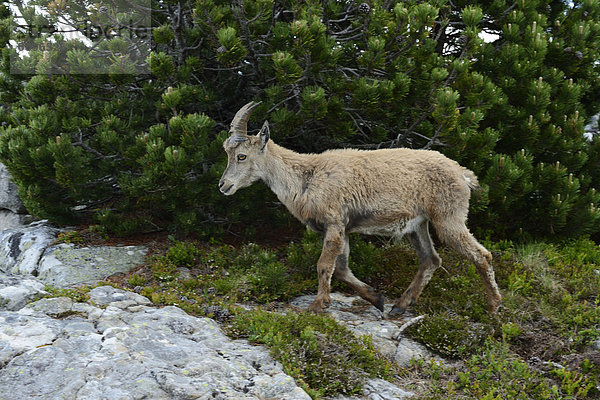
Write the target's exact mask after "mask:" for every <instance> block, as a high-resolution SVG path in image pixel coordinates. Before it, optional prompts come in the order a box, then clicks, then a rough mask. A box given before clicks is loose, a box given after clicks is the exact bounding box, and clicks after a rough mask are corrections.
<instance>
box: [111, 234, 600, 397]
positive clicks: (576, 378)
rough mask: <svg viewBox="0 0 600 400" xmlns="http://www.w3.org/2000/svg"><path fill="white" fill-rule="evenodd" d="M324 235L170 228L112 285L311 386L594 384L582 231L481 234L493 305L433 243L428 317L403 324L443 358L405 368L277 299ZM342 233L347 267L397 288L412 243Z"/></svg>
mask: <svg viewBox="0 0 600 400" xmlns="http://www.w3.org/2000/svg"><path fill="white" fill-rule="evenodd" d="M320 241H321V238H320V237H319V235H317V234H314V233H311V232H306V234H305V235H304V237H303V238H302V239H301V240H299V241H297V242H293V243H290V244H288V245H286V246H283V247H280V248H266V247H263V246H259V245H256V244H252V243H250V244H246V245H243V246H240V247H234V246H231V245H224V244H215V243H213V244H212V245H211V246H208V245H205V244H200V243H192V242H182V241H176V240H172V242H171V244H170V245H169V246H168V248H166V249H165V250H164V251H163V252H162V253H160V254H159V255H156V256H154V257H153V258H152V259H150V260H149V263H148V265H147V266H146V267H144V268H142V269H140V270H139V271H137V272H135V273H133V274H131V275H130V276H129V277H128V278H127V279H126V280H125V281H124V282H123V283H122V284H123V285H125V286H126V287H127V288H128V289H135V290H136V291H138V292H140V293H141V294H143V295H145V296H147V297H149V298H150V299H151V300H152V301H153V302H154V303H155V304H157V305H177V306H179V307H181V308H183V309H184V310H186V311H188V312H190V313H193V314H196V315H205V316H209V317H214V318H216V319H218V320H220V321H222V322H224V323H225V326H226V327H227V329H228V331H229V332H230V334H231V335H232V336H234V337H244V338H248V339H249V340H250V341H252V342H255V343H260V344H263V345H266V346H267V347H269V348H270V349H271V352H272V354H273V356H274V357H275V358H276V359H278V360H279V361H280V362H281V363H282V365H284V368H285V370H286V372H287V373H289V374H290V375H292V376H294V377H295V378H296V379H297V380H298V382H299V383H300V384H301V385H303V387H304V388H305V389H306V390H307V392H309V393H310V394H311V396H312V397H313V398H322V397H324V396H332V395H334V394H335V393H343V394H352V393H358V392H360V390H361V387H362V384H363V383H364V379H365V377H367V376H378V377H383V378H385V379H400V382H401V386H402V387H403V388H405V389H407V390H413V391H415V392H416V393H418V395H419V397H420V398H424V399H464V398H477V399H506V398H515V399H593V398H598V396H600V392H599V391H598V388H597V387H598V385H599V384H600V379H599V374H600V354H599V353H598V351H597V350H595V349H594V347H593V345H594V342H595V341H597V340H598V339H600V331H599V330H598V326H600V307H599V301H600V271H599V270H600V247H599V246H598V245H596V244H594V243H593V242H592V241H590V240H588V239H579V240H573V241H570V242H565V243H562V244H545V243H532V244H527V245H515V244H513V243H511V242H506V241H504V242H498V243H491V242H490V243H485V245H486V247H487V248H488V249H490V251H492V253H493V255H494V266H495V271H496V278H497V281H498V284H499V286H500V288H501V291H502V294H503V296H504V301H503V307H502V308H501V310H500V312H499V314H498V315H497V316H490V315H489V314H488V313H487V311H486V308H487V306H486V301H485V295H484V289H483V284H482V282H481V279H480V277H479V275H478V273H477V271H476V269H475V267H474V266H473V265H472V264H470V263H468V262H467V261H466V260H465V259H464V258H462V257H461V256H459V255H457V254H455V253H453V252H451V251H448V250H446V249H443V248H441V249H440V255H441V257H442V260H443V262H442V264H443V266H444V267H443V268H440V270H439V271H437V272H436V274H435V275H434V277H433V279H432V280H431V282H430V283H429V285H428V286H427V287H426V288H425V290H424V291H423V294H422V295H421V298H420V299H419V301H418V302H417V304H416V305H415V308H414V313H415V314H416V315H424V318H423V319H422V320H421V321H420V322H419V323H417V324H415V325H413V326H411V327H410V328H409V329H408V330H407V331H406V332H405V333H406V334H407V335H409V336H411V337H412V338H413V339H415V340H417V341H419V342H421V343H423V344H424V345H425V346H427V347H428V348H430V349H431V350H432V351H434V352H435V353H437V354H439V355H440V356H442V357H443V358H444V359H446V360H448V362H447V363H442V364H439V363H431V362H428V361H416V362H414V363H413V365H412V366H411V367H410V368H406V369H404V370H399V369H398V367H392V366H391V365H390V363H389V362H387V361H386V360H384V359H382V358H381V357H380V356H378V355H377V352H376V351H375V350H374V348H373V346H372V344H371V343H370V341H369V339H368V338H355V337H354V336H352V335H351V334H350V333H349V331H348V330H347V329H346V328H345V327H343V326H341V325H340V324H339V323H337V322H335V321H333V320H332V319H331V318H330V317H328V316H327V315H313V314H310V313H303V312H301V313H296V312H292V311H290V310H289V309H287V308H286V304H287V302H288V301H289V300H290V299H292V298H294V297H296V296H299V295H303V294H309V293H315V291H316V288H317V280H316V273H315V263H316V260H317V258H318V256H319V253H320V251H321V242H320ZM351 243H352V245H351V246H352V248H351V257H350V265H351V268H352V269H353V271H354V272H355V274H356V276H357V277H359V278H360V279H362V280H364V281H365V282H367V283H369V284H371V285H373V286H374V287H376V288H377V289H378V290H380V291H382V292H383V293H385V294H386V296H387V297H388V298H390V299H395V298H398V297H399V296H400V295H401V294H402V291H403V290H404V289H405V288H406V287H407V286H408V284H409V283H410V281H411V279H412V278H413V276H414V274H415V273H416V271H417V269H418V262H417V259H416V256H415V253H414V251H413V249H412V248H411V247H410V246H409V245H407V244H406V243H402V242H401V243H398V244H393V243H391V242H389V243H388V242H385V243H379V242H378V243H374V242H369V241H367V240H365V239H363V238H361V237H358V236H357V237H354V238H353V240H352V241H351ZM332 284H333V290H337V291H348V292H349V293H352V292H351V291H350V290H349V289H348V288H347V287H345V286H344V285H343V284H341V283H339V282H337V281H336V280H335V279H334V280H333V282H332ZM241 305H243V307H242V306H241ZM249 310H250V311H249ZM399 377H401V378H399ZM424 382H426V384H424Z"/></svg>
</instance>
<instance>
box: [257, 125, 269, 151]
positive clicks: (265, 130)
mask: <svg viewBox="0 0 600 400" xmlns="http://www.w3.org/2000/svg"><path fill="white" fill-rule="evenodd" d="M256 136H258V137H260V140H261V142H262V147H261V148H260V149H261V150H264V149H265V146H266V145H267V142H268V141H269V137H270V136H271V131H269V122H268V121H265V123H264V124H263V126H262V128H260V132H258V135H256Z"/></svg>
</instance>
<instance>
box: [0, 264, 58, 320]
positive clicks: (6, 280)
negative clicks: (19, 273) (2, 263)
mask: <svg viewBox="0 0 600 400" xmlns="http://www.w3.org/2000/svg"><path fill="white" fill-rule="evenodd" d="M45 294H47V292H46V291H44V284H43V283H42V282H40V281H39V280H37V279H35V278H34V277H31V278H24V277H16V276H12V275H8V274H5V273H2V272H0V310H9V311H16V310H19V309H21V308H23V307H25V305H26V304H27V303H29V302H30V301H33V300H37V299H39V298H41V297H43V296H44V295H45Z"/></svg>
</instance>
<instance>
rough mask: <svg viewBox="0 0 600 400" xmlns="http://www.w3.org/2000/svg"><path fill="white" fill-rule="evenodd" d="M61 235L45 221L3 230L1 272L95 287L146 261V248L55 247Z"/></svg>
mask: <svg viewBox="0 0 600 400" xmlns="http://www.w3.org/2000/svg"><path fill="white" fill-rule="evenodd" d="M59 232H60V230H59V229H57V228H55V227H52V226H50V225H48V224H47V223H45V222H44V221H39V222H35V223H32V224H30V225H28V226H26V227H23V228H18V229H6V230H4V231H0V272H5V273H7V274H11V275H27V276H29V277H30V278H31V277H37V278H38V280H39V281H41V282H43V283H44V284H49V285H52V286H55V287H61V288H66V287H73V286H77V285H82V284H94V283H96V282H98V281H101V280H103V279H106V278H107V277H109V276H112V275H115V274H119V273H126V272H129V271H130V270H131V269H133V268H135V267H137V266H139V265H141V264H143V263H144V261H145V257H146V252H147V248H146V247H144V246H123V247H112V246H94V247H76V246H75V245H73V244H64V243H61V244H54V243H55V241H56V237H57V235H58V233H59ZM0 302H1V300H0Z"/></svg>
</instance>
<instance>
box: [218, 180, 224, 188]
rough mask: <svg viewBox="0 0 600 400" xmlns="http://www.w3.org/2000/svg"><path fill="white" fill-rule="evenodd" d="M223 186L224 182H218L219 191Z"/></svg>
mask: <svg viewBox="0 0 600 400" xmlns="http://www.w3.org/2000/svg"><path fill="white" fill-rule="evenodd" d="M224 184H225V182H223V181H220V182H219V189H220V188H222V187H223V185H224Z"/></svg>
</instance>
